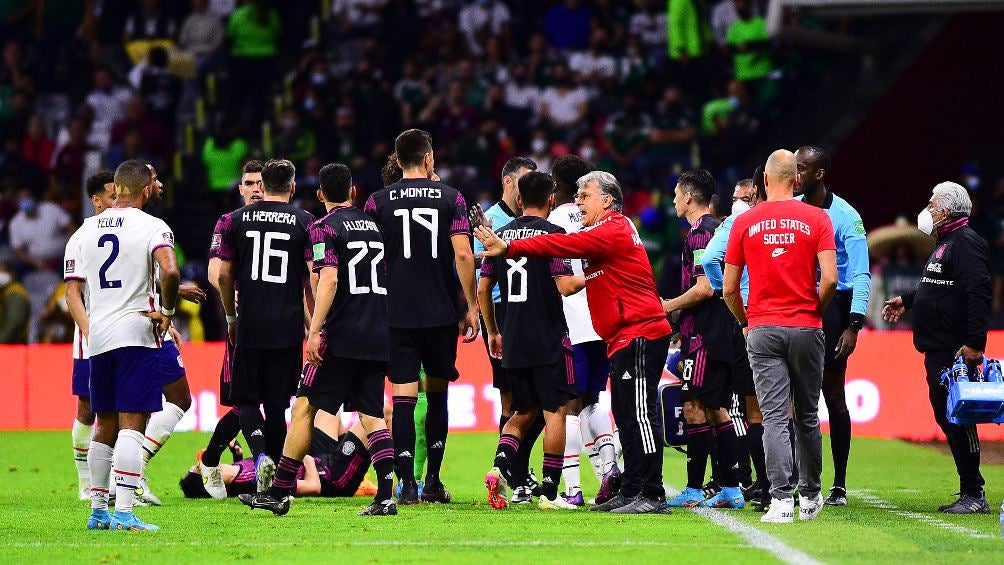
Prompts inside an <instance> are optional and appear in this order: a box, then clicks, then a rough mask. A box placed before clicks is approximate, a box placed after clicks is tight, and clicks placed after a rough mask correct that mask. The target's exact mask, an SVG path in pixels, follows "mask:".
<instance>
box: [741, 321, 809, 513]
mask: <svg viewBox="0 0 1004 565" xmlns="http://www.w3.org/2000/svg"><path fill="white" fill-rule="evenodd" d="M746 348H747V351H748V352H749V356H750V367H752V368H753V382H754V384H755V385H756V397H757V400H759V401H760V411H761V412H763V447H764V451H766V454H767V477H768V478H769V479H770V494H771V496H772V497H774V498H777V499H788V498H791V497H792V490H793V489H794V488H795V485H793V484H791V465H792V458H791V442H790V440H789V438H788V419H789V411H788V407H789V400H790V402H791V403H790V406H791V419H792V422H793V423H794V426H795V446H796V448H797V449H796V454H797V456H798V476H799V480H798V492H799V494H800V495H802V496H806V497H810V498H811V497H815V496H816V495H817V494H819V489H820V484H819V480H820V479H819V475H820V474H821V473H822V471H823V452H822V435H821V434H820V431H819V392H820V390H821V389H822V386H823V348H824V339H823V330H820V329H816V328H788V327H782V326H760V327H757V328H754V329H752V330H750V332H749V336H747V338H746Z"/></svg>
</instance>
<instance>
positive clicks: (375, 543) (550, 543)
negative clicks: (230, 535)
mask: <svg viewBox="0 0 1004 565" xmlns="http://www.w3.org/2000/svg"><path fill="white" fill-rule="evenodd" d="M131 538H132V539H138V536H131ZM132 545H133V544H130V543H101V542H83V543H77V542H65V543H60V542H58V541H57V542H50V541H46V542H17V543H12V544H2V543H0V547H18V548H50V547H58V548H65V549H77V548H85V547H89V548H103V547H129V546H132ZM156 545H157V547H202V546H204V545H205V542H204V541H191V542H175V541H172V542H157V544H156ZM305 546H306V547H315V546H316V547H332V546H334V547H437V548H441V547H488V548H507V547H576V548H611V547H692V546H693V543H691V542H684V541H681V542H663V541H643V540H641V541H632V540H624V541H608V542H593V541H555V540H530V541H475V540H470V541H464V540H460V541H435V542H434V541H417V540H416V541H393V540H386V541H384V540H360V541H346V542H338V541H330V540H326V541H323V542H322V541H319V542H317V543H309V542H303V541H295V542H283V541H276V542H235V543H234V544H233V545H226V546H224V547H235V548H245V547H247V548H268V547H305ZM702 547H729V548H735V547H746V544H741V543H715V544H711V545H709V544H702Z"/></svg>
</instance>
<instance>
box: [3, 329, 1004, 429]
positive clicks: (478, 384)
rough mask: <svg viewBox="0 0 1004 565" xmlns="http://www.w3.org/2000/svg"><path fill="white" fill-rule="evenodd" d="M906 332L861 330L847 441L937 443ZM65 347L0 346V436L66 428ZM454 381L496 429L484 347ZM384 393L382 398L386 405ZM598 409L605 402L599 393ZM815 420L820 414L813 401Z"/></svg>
mask: <svg viewBox="0 0 1004 565" xmlns="http://www.w3.org/2000/svg"><path fill="white" fill-rule="evenodd" d="M911 339H912V338H911V334H910V333H909V332H863V333H862V334H861V338H860V339H859V340H858V349H857V351H856V352H855V353H854V355H852V356H851V359H850V362H849V365H848V370H847V388H846V392H847V403H848V406H849V409H850V414H851V421H852V422H853V430H854V435H856V436H870V437H886V438H903V439H911V440H931V439H943V436H942V435H941V432H940V430H939V429H938V426H937V424H936V423H935V421H934V416H933V415H932V412H931V407H930V403H929V401H928V396H927V385H926V383H925V380H924V363H923V357H922V356H921V355H920V354H919V353H917V352H916V351H915V350H914V349H913V343H912V341H911ZM181 353H182V357H183V358H184V362H185V367H186V370H187V372H188V379H189V383H190V385H191V388H192V397H193V402H192V408H191V409H190V410H189V411H188V414H186V415H185V419H184V420H182V422H181V424H180V425H179V430H211V429H213V427H214V426H215V425H216V421H217V420H218V419H219V418H220V416H222V415H223V413H224V411H225V408H223V407H221V406H219V403H218V402H217V399H218V394H219V374H220V363H221V362H222V359H223V345H222V344H221V343H188V344H184V345H183V346H182V349H181ZM71 355H72V354H71V347H70V346H69V345H29V346H20V345H0V430H52V429H69V427H70V425H71V424H72V421H73V416H74V414H75V413H76V406H75V403H76V399H75V398H74V397H73V396H72V395H71V394H70V374H71V366H72V361H71ZM987 355H988V356H990V357H994V358H998V359H1000V358H1002V357H1004V332H991V334H990V337H989V341H988V344H987ZM457 368H458V369H459V371H460V380H459V381H458V382H456V383H454V384H453V385H451V387H450V397H449V403H450V429H451V430H452V431H494V430H497V429H498V416H499V410H500V408H499V403H498V391H496V390H495V389H494V388H492V384H491V383H492V380H491V369H490V367H489V364H488V359H487V357H486V355H485V349H484V344H483V343H482V342H481V341H480V340H478V341H476V342H474V343H470V344H463V343H461V344H460V348H459V355H458V359H457ZM389 392H390V391H389V388H388V391H387V398H388V399H389V397H390V394H389ZM601 402H602V403H607V404H608V403H609V397H607V396H606V395H601ZM820 416H821V418H822V420H823V422H824V431H825V421H826V410H825V405H824V404H823V402H822V400H820ZM979 429H980V436H981V437H982V438H983V439H986V440H1004V427H1001V426H997V425H992V424H987V425H981V426H980V427H979Z"/></svg>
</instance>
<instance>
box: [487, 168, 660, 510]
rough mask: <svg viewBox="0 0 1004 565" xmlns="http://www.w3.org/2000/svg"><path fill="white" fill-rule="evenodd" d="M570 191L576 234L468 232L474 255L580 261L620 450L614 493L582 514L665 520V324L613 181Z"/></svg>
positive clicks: (597, 175)
mask: <svg viewBox="0 0 1004 565" xmlns="http://www.w3.org/2000/svg"><path fill="white" fill-rule="evenodd" d="M576 185H577V186H578V189H579V190H578V193H577V194H576V196H575V205H576V206H578V208H579V211H580V212H582V226H583V227H582V230H581V231H578V232H575V233H569V234H561V233H555V234H546V235H539V236H536V237H530V238H526V239H517V240H513V241H510V242H509V243H508V245H507V244H506V242H505V241H503V240H502V239H500V238H499V237H498V236H497V235H495V233H494V232H492V231H491V230H490V229H487V228H485V227H483V226H482V227H478V228H477V229H476V230H475V235H476V236H477V237H478V239H480V240H481V242H482V243H483V244H484V246H485V251H484V252H483V253H481V254H480V255H481V256H483V257H496V256H507V257H553V258H561V259H583V272H584V274H585V277H586V290H587V293H586V301H587V303H588V304H589V313H590V314H591V315H592V318H593V327H594V329H595V330H596V333H597V334H599V336H600V337H602V338H603V340H604V341H605V342H606V345H607V355H608V356H609V357H610V363H611V370H610V374H611V375H612V377H611V384H610V389H611V408H612V411H613V414H614V420H615V421H616V422H617V426H618V427H619V428H620V435H621V444H622V445H623V446H624V474H623V476H622V480H621V487H620V493H619V494H618V495H617V496H614V497H613V498H611V499H610V500H608V501H607V502H605V503H603V504H598V505H596V506H593V507H592V508H590V510H595V511H599V512H613V513H617V514H650V513H660V514H668V513H669V512H670V511H669V508H668V507H667V506H666V501H665V497H666V493H665V489H664V488H663V486H662V445H663V444H662V441H663V440H662V424H661V418H660V415H659V413H658V408H657V406H656V400H657V396H658V386H659V379H660V378H661V376H662V369H663V366H664V365H665V364H666V355H667V353H668V351H669V334H670V327H669V322H667V321H666V314H665V312H664V311H663V309H662V301H661V300H660V299H659V293H658V292H657V291H656V288H655V278H654V277H653V275H652V266H651V264H649V261H648V254H647V253H646V252H645V246H644V244H642V241H641V237H640V236H639V235H638V230H637V229H635V226H634V224H633V223H632V222H631V220H630V219H629V218H628V217H627V216H625V215H624V214H622V213H621V208H622V206H623V204H624V193H623V192H622V191H621V186H620V183H618V182H617V179H616V178H614V176H613V175H611V174H610V173H605V172H602V171H593V172H590V173H587V174H585V175H583V176H582V177H581V178H579V180H578V181H577V182H576ZM502 346H503V347H505V344H504V343H503V344H502ZM569 378H571V377H569Z"/></svg>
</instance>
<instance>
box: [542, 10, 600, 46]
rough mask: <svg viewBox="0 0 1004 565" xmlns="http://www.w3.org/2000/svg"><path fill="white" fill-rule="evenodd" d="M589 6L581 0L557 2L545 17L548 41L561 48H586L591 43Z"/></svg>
mask: <svg viewBox="0 0 1004 565" xmlns="http://www.w3.org/2000/svg"><path fill="white" fill-rule="evenodd" d="M590 20H591V15H590V13H589V8H587V7H586V6H584V5H583V2H582V1H581V0H560V1H559V2H555V3H554V6H552V7H551V9H550V10H548V12H547V16H546V17H545V18H544V29H545V30H546V31H547V39H548V43H549V44H550V45H551V46H552V47H555V48H557V49H561V50H573V51H574V50H577V49H585V48H586V46H587V45H588V44H589V22H590Z"/></svg>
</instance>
